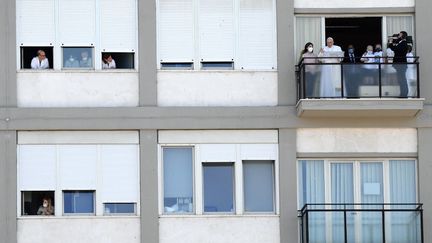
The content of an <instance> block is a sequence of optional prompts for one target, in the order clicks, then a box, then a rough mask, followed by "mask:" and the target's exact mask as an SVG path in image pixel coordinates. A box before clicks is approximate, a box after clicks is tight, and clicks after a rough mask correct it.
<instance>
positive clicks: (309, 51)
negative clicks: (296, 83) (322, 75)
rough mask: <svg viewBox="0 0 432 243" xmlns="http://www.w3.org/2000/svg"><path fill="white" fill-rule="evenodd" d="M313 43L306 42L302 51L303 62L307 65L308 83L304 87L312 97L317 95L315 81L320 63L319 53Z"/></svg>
mask: <svg viewBox="0 0 432 243" xmlns="http://www.w3.org/2000/svg"><path fill="white" fill-rule="evenodd" d="M313 51H314V48H313V44H312V43H311V42H308V43H306V45H305V47H304V49H303V51H302V52H301V59H300V61H303V64H304V65H305V77H304V81H305V84H303V85H306V86H305V87H304V88H305V89H306V97H305V98H311V97H314V96H315V93H314V90H315V83H316V79H317V73H318V70H317V67H318V66H316V65H314V64H316V63H318V59H317V55H316V54H315V53H314V52H313Z"/></svg>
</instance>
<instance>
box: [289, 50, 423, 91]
mask: <svg viewBox="0 0 432 243" xmlns="http://www.w3.org/2000/svg"><path fill="white" fill-rule="evenodd" d="M384 60H385V58H378V59H377V60H376V62H373V63H363V62H357V63H348V62H344V58H339V57H316V58H315V57H305V58H303V59H302V60H301V61H300V63H299V65H298V66H297V70H296V73H297V83H298V94H297V95H298V99H321V98H420V85H419V82H420V79H419V61H418V60H419V58H418V57H412V58H408V60H410V61H411V62H405V63H388V62H384Z"/></svg>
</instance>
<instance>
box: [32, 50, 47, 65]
mask: <svg viewBox="0 0 432 243" xmlns="http://www.w3.org/2000/svg"><path fill="white" fill-rule="evenodd" d="M30 66H31V68H32V69H48V68H49V61H48V58H47V57H46V55H45V52H44V51H43V50H38V51H37V56H36V57H33V59H32V61H31V64H30Z"/></svg>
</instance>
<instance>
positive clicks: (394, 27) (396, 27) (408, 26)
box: [386, 16, 414, 41]
mask: <svg viewBox="0 0 432 243" xmlns="http://www.w3.org/2000/svg"><path fill="white" fill-rule="evenodd" d="M413 19H414V18H413V16H387V17H386V22H387V36H391V35H394V34H399V32H401V31H406V32H407V33H408V35H414V20H413ZM386 41H387V40H386Z"/></svg>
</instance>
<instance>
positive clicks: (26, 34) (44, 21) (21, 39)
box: [16, 0, 55, 46]
mask: <svg viewBox="0 0 432 243" xmlns="http://www.w3.org/2000/svg"><path fill="white" fill-rule="evenodd" d="M16 4H17V5H16V8H17V20H16V21H17V23H16V24H17V43H18V45H21V44H23V45H26V46H30V45H33V46H36V45H40V46H45V45H50V44H51V43H54V41H55V24H54V23H55V17H54V16H55V15H54V0H18V1H17V2H16Z"/></svg>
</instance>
